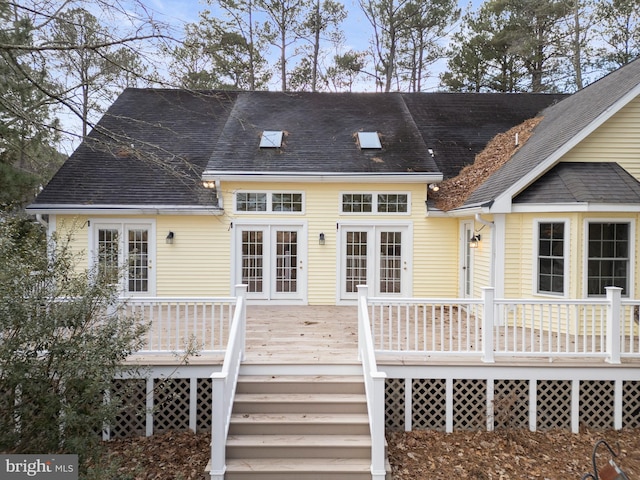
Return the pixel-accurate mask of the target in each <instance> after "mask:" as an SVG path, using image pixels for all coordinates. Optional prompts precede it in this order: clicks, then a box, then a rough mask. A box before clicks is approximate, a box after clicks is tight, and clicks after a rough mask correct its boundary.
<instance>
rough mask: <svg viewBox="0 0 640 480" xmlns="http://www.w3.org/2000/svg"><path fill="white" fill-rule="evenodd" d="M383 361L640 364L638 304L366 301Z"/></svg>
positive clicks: (617, 298)
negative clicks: (456, 359) (501, 359)
mask: <svg viewBox="0 0 640 480" xmlns="http://www.w3.org/2000/svg"><path fill="white" fill-rule="evenodd" d="M367 305H368V307H369V312H370V321H371V331H372V335H373V341H374V348H375V351H376V353H378V354H394V355H422V356H439V357H442V356H458V357H459V356H481V357H482V359H483V360H484V361H485V362H493V361H494V359H495V357H496V356H510V357H531V356H533V357H548V358H553V357H589V358H598V357H601V358H604V359H606V360H607V361H608V362H610V363H620V361H621V358H625V357H636V358H640V325H639V317H640V302H639V301H635V300H622V298H621V289H620V288H617V287H608V288H607V296H606V298H597V299H578V300H561V299H558V300H521V299H517V300H515V299H514V300H511V299H496V298H495V296H494V290H493V289H492V288H485V289H483V298H482V299H437V298H432V299H428V298H424V299H419V298H402V299H401V298H399V299H390V298H381V297H375V298H368V299H367Z"/></svg>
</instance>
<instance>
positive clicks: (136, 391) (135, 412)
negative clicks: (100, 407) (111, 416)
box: [110, 379, 147, 438]
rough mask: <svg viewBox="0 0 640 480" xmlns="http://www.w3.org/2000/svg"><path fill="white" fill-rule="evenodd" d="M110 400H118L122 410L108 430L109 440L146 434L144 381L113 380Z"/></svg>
mask: <svg viewBox="0 0 640 480" xmlns="http://www.w3.org/2000/svg"><path fill="white" fill-rule="evenodd" d="M112 385H113V386H112V391H111V398H112V399H116V398H118V399H119V401H120V402H121V404H122V409H121V410H120V412H119V413H118V414H117V415H116V419H115V423H114V425H113V426H112V427H111V428H110V436H111V438H124V437H137V436H142V435H145V432H146V428H145V426H146V412H145V410H146V398H147V393H146V381H145V380H144V379H133V380H114V381H113V384H112Z"/></svg>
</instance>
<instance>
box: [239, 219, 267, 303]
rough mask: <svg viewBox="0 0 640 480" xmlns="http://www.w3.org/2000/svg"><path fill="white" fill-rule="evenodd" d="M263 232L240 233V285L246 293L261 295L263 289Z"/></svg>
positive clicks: (244, 231)
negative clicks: (243, 286)
mask: <svg viewBox="0 0 640 480" xmlns="http://www.w3.org/2000/svg"><path fill="white" fill-rule="evenodd" d="M263 267H264V232H263V231H262V230H243V231H242V283H243V284H244V285H247V292H248V293H262V292H263V287H264V274H263Z"/></svg>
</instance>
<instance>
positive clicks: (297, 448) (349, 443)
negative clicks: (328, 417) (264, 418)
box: [227, 434, 371, 462]
mask: <svg viewBox="0 0 640 480" xmlns="http://www.w3.org/2000/svg"><path fill="white" fill-rule="evenodd" d="M284 453H286V454H287V456H291V458H302V457H306V458H344V459H353V458H362V459H370V458H371V437H370V436H369V435H340V434H339V435H229V437H228V438H227V458H276V457H282V455H283V454H284ZM369 462H370V460H369Z"/></svg>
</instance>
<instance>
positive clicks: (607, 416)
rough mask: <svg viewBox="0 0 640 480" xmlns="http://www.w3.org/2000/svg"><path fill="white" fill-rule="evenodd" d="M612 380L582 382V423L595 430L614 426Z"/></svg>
mask: <svg viewBox="0 0 640 480" xmlns="http://www.w3.org/2000/svg"><path fill="white" fill-rule="evenodd" d="M613 395H614V382H612V381H604V380H602V381H594V380H589V381H586V380H585V381H582V382H580V413H579V417H580V424H581V425H584V426H586V427H587V428H590V429H593V430H606V429H608V428H613V427H614V423H613Z"/></svg>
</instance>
